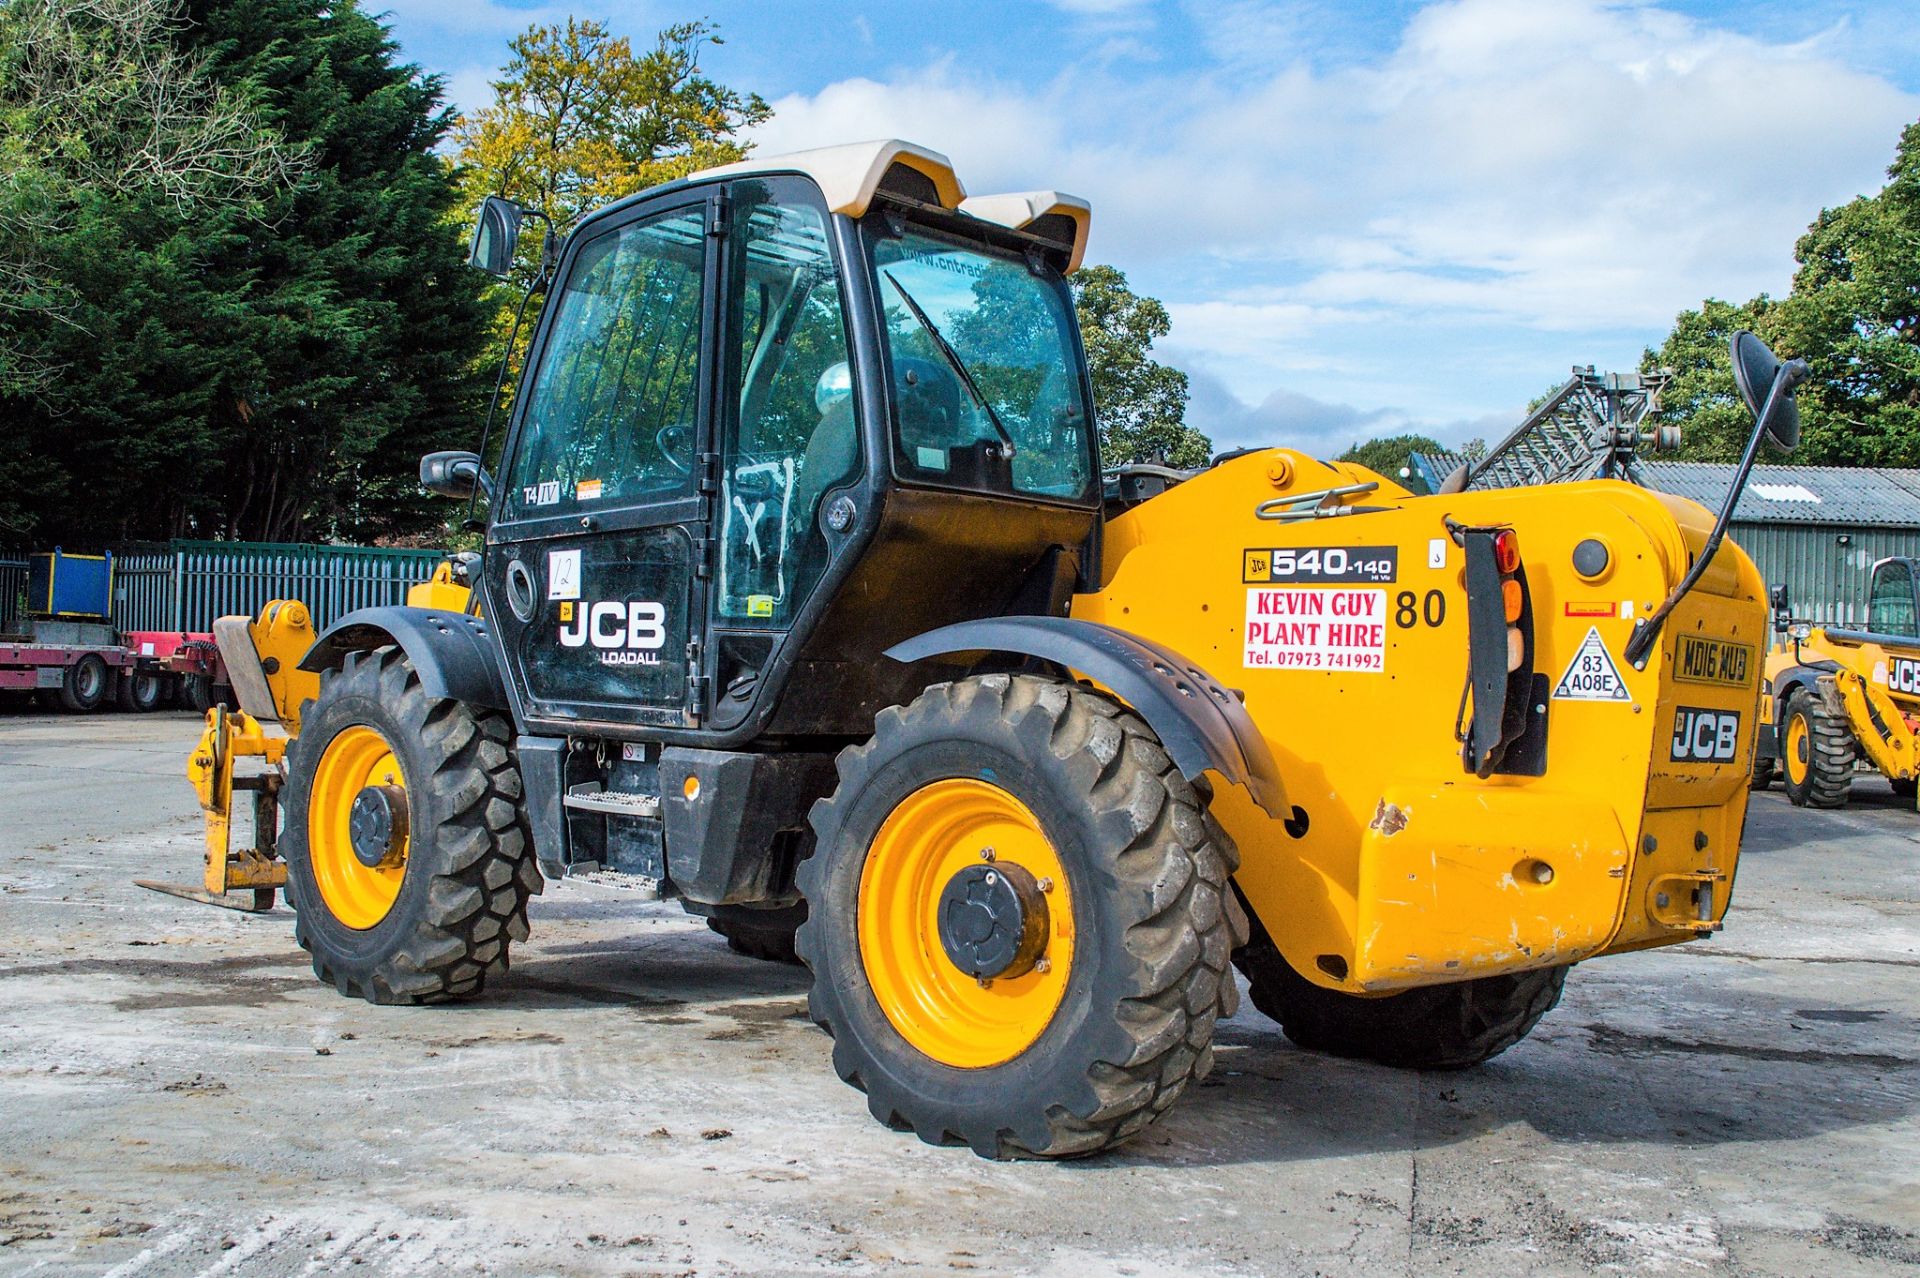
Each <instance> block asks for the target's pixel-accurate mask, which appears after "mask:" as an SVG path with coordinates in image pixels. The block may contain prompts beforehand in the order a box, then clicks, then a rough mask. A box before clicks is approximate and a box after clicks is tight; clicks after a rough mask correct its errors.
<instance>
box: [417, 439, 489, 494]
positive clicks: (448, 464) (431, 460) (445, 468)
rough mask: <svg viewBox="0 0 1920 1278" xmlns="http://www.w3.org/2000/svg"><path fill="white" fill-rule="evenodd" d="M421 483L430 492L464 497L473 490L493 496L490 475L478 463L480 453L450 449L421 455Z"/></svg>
mask: <svg viewBox="0 0 1920 1278" xmlns="http://www.w3.org/2000/svg"><path fill="white" fill-rule="evenodd" d="M420 486H421V487H422V488H424V489H426V490H427V491H428V492H430V493H436V494H438V495H439V496H442V497H451V498H453V499H454V500H456V501H466V500H468V499H470V498H471V497H472V496H473V495H474V493H475V492H482V493H485V494H486V495H487V496H488V497H492V496H493V479H492V477H491V476H489V475H488V474H487V472H486V469H485V468H484V467H482V466H481V465H480V454H478V453H468V452H461V451H459V450H449V451H447V452H440V453H428V454H427V455H426V456H425V457H422V458H421V459H420Z"/></svg>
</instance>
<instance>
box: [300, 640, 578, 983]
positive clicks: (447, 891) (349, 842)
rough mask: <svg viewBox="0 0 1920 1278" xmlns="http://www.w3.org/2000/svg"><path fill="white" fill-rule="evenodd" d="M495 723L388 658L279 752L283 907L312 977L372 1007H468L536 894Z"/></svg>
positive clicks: (373, 663)
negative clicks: (289, 910)
mask: <svg viewBox="0 0 1920 1278" xmlns="http://www.w3.org/2000/svg"><path fill="white" fill-rule="evenodd" d="M520 797H521V792H520V772H519V768H518V767H517V765H516V764H515V761H514V756H513V750H512V727H511V725H510V724H509V722H508V720H507V719H506V717H505V716H504V715H501V714H498V713H496V712H494V711H491V710H485V709H481V708H479V707H476V706H470V705H467V704H465V703H464V702H459V701H448V700H442V699H440V698H436V697H431V696H428V695H427V693H426V691H425V689H423V688H422V687H421V686H420V679H419V676H418V675H416V674H415V673H414V669H413V666H412V665H411V664H410V663H409V662H408V661H407V658H406V655H405V654H404V653H402V652H401V651H400V649H398V648H394V647H387V648H380V649H378V650H376V651H373V652H368V653H360V652H356V653H350V654H349V655H348V657H347V661H346V665H345V666H344V667H343V668H342V669H341V670H339V671H338V672H330V673H329V674H328V675H325V676H323V677H322V683H321V687H320V696H319V698H318V699H317V700H315V701H312V702H309V703H307V705H306V706H305V707H304V708H303V710H302V713H301V732H300V735H299V737H297V738H296V739H295V740H294V742H293V744H292V746H291V747H290V748H289V749H288V751H287V783H286V787H285V790H284V791H283V795H282V803H283V804H284V807H285V813H286V830H285V833H284V834H283V835H282V836H281V842H280V847H281V850H282V852H283V854H284V855H285V857H286V860H287V899H288V902H289V903H290V904H291V905H292V906H293V908H294V910H295V912H296V918H295V923H294V935H295V937H296V938H297V939H298V940H299V942H300V944H301V946H302V947H303V948H305V949H306V950H307V951H309V952H310V953H311V954H312V956H313V970H314V974H315V975H317V976H318V977H319V978H320V979H321V980H322V981H325V982H327V983H328V984H330V985H332V986H334V987H335V988H336V989H338V990H339V991H340V992H341V993H342V994H350V995H354V996H357V997H360V998H364V999H366V1000H367V1001H368V1002H372V1003H426V1002H435V1001H439V1000H443V999H450V998H459V997H462V996H465V995H470V994H477V993H479V992H480V990H481V988H482V986H484V985H485V983H486V982H487V980H488V979H489V978H490V977H491V978H497V977H499V976H502V975H504V974H505V973H506V970H507V947H508V946H509V945H510V944H511V943H512V942H514V941H522V940H525V939H526V936H527V898H528V897H529V896H531V895H532V894H534V893H536V892H538V891H539V890H540V872H539V870H538V869H537V868H536V867H535V865H534V860H533V851H532V845H531V840H530V838H529V836H528V832H527V828H526V820H525V817H524V815H523V813H522V810H521V803H520Z"/></svg>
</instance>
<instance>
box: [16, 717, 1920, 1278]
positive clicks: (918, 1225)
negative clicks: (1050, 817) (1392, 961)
mask: <svg viewBox="0 0 1920 1278" xmlns="http://www.w3.org/2000/svg"><path fill="white" fill-rule="evenodd" d="M196 732H197V724H196V722H195V721H194V720H193V719H192V718H191V717H189V716H186V715H183V714H177V713H168V714H161V715H155V716H148V717H134V716H126V715H102V716H97V717H91V718H64V717H53V716H42V715H38V714H24V713H20V712H18V711H12V712H7V711H0V834H3V835H4V843H0V1273H8V1274H15V1273H18V1274H25V1273H46V1274H78V1273H86V1274H96V1273H101V1272H111V1273H113V1274H116V1275H119V1274H218V1273H241V1274H274V1275H279V1274H306V1273H328V1272H339V1271H347V1270H350V1269H352V1268H353V1267H354V1266H360V1267H361V1269H360V1270H359V1272H367V1273H375V1274H378V1273H394V1274H414V1273H422V1274H424V1273H447V1272H488V1273H511V1274H520V1273H576V1272H577V1273H590V1274H599V1273H610V1274H611V1273H621V1274H625V1273H646V1274H655V1273H658V1274H677V1273H703V1274H704V1273H751V1274H791V1273H806V1274H815V1273H856V1274H857V1273H878V1272H885V1273H890V1274H891V1273H902V1272H909V1273H910V1272H924V1273H952V1272H956V1271H975V1272H983V1273H1018V1274H1049V1275H1061V1276H1062V1278H1066V1276H1075V1278H1077V1276H1079V1275H1085V1274H1096V1273H1100V1274H1105V1273H1114V1274H1141V1275H1146V1274H1195V1275H1199V1274H1209V1275H1211V1274H1315V1273H1330V1274H1368V1275H1379V1274H1392V1273H1466V1274H1501V1275H1504V1274H1516V1273H1523V1272H1524V1273H1545V1274H1563V1273H1564V1274H1574V1273H1590V1272H1630V1273H1636V1274H1647V1273H1673V1274H1698V1273H1706V1274H1720V1273H1727V1274H1778V1275H1792V1276H1796V1278H1797V1276H1800V1275H1808V1274H1815V1273H1818V1274H1822V1275H1840V1274H1888V1273H1896V1272H1912V1271H1913V1269H1914V1268H1915V1267H1916V1266H1920V1118H1917V1117H1916V1110H1917V1109H1920V997H1916V996H1917V995H1920V874H1916V867H1920V815H1916V814H1915V813H1914V812H1913V811H1911V810H1909V806H1908V805H1907V804H1903V803H1901V802H1900V801H1898V800H1896V799H1894V798H1893V796H1892V795H1891V794H1890V793H1889V792H1888V790H1887V788H1886V787H1885V785H1883V784H1881V783H1878V782H1867V781H1862V782H1860V783H1858V784H1857V785H1856V787H1855V805H1854V807H1852V808H1851V809H1849V810H1847V811H1845V812H1841V813H1834V814H1822V813H1812V812H1802V811H1796V810H1794V809H1792V808H1790V807H1789V806H1788V805H1787V803H1786V802H1785V800H1784V799H1783V798H1781V797H1780V795H1779V793H1778V792H1777V791H1775V792H1773V793H1769V794H1766V795H1762V796H1759V797H1757V798H1756V800H1755V810H1754V813H1753V819H1752V822H1751V824H1750V834H1749V843H1748V851H1747V854H1746V858H1745V860H1744V862H1743V865H1742V870H1741V876H1740V883H1739V890H1738V892H1737V893H1736V895H1735V902H1734V904H1735V909H1734V913H1733V915H1732V924H1731V926H1730V927H1729V928H1728V930H1727V931H1726V933H1724V934H1723V935H1722V936H1721V937H1719V938H1716V939H1715V940H1714V941H1712V942H1710V943H1706V944H1699V945H1693V946H1689V947H1686V948H1685V949H1682V950H1668V951H1664V952H1660V953H1655V954H1646V955H1636V956H1630V957H1625V958H1617V959H1609V960H1605V961H1601V962H1597V963H1594V964H1591V965H1589V966H1588V967H1585V968H1582V969H1581V970H1580V971H1579V972H1577V973H1576V974H1575V975H1574V978H1573V980H1572V981H1571V982H1570V984H1569V986H1568V990H1567V997H1566V999H1565V1001H1564V1002H1563V1003H1562V1004H1561V1006H1560V1008H1559V1010H1557V1011H1556V1012H1554V1013H1553V1015H1551V1016H1550V1017H1549V1018H1548V1019H1547V1020H1546V1021H1545V1022H1544V1023H1543V1024H1542V1026H1541V1028H1540V1029H1539V1030H1538V1031H1537V1032H1536V1033H1535V1034H1534V1036H1533V1038H1532V1039H1530V1040H1529V1041H1528V1042H1526V1043H1524V1044H1522V1045H1521V1046H1520V1047H1518V1048H1516V1049H1515V1050H1514V1051H1512V1052H1509V1053H1508V1054H1507V1055H1505V1056H1503V1057H1501V1058H1500V1059H1498V1060H1496V1061H1494V1062H1493V1063H1491V1064H1490V1065H1488V1066H1486V1067H1483V1068H1481V1069H1479V1070H1477V1071H1473V1072H1470V1073H1467V1074H1458V1075H1424V1076H1423V1075H1407V1074H1400V1073H1394V1072H1391V1071H1388V1070H1384V1069H1378V1068H1374V1067H1371V1066H1366V1065H1358V1064H1352V1063H1348V1062H1342V1061H1334V1060H1327V1059H1322V1058H1318V1057H1315V1056H1310V1055H1307V1054H1305V1053H1302V1052H1299V1051H1296V1050H1294V1049H1293V1048H1292V1047H1291V1046H1290V1045H1289V1044H1288V1043H1287V1042H1286V1041H1285V1040H1284V1039H1283V1038H1282V1037H1281V1035H1280V1033H1279V1031H1278V1030H1277V1029H1276V1028H1275V1026H1274V1025H1273V1024H1272V1023H1271V1022H1270V1021H1267V1020H1266V1019H1264V1018H1263V1017H1261V1016H1260V1015H1259V1014H1258V1013H1257V1012H1255V1011H1253V1009H1252V1008H1251V1006H1246V1007H1245V1008H1243V1010H1242V1012H1241V1013H1240V1015H1239V1017H1237V1018H1236V1019H1235V1020H1233V1021H1230V1022H1228V1023H1226V1024H1225V1025H1224V1026H1223V1027H1222V1034H1221V1040H1220V1051H1219V1061H1220V1068H1219V1071H1218V1072H1217V1073H1216V1074H1215V1076H1214V1077H1213V1078H1212V1079H1211V1080H1209V1082H1208V1083H1207V1085H1205V1086H1203V1087H1201V1088H1198V1089H1196V1090H1195V1091H1193V1092H1190V1093H1189V1095H1188V1096H1187V1097H1186V1098H1185V1099H1184V1100H1183V1101H1182V1102H1181V1104H1180V1105H1179V1106H1178V1107H1177V1108H1176V1109H1175V1110H1174V1112H1173V1114H1172V1117H1171V1119H1170V1120H1169V1121H1168V1122H1166V1123H1164V1124H1163V1125H1162V1126H1161V1127H1159V1128H1157V1129H1156V1130H1154V1131H1153V1132H1151V1133H1149V1134H1148V1135H1147V1136H1146V1137H1145V1138H1144V1139H1142V1140H1140V1141H1139V1142H1137V1143H1136V1144H1134V1145H1132V1146H1130V1147H1128V1148H1127V1149H1125V1150H1124V1151H1121V1152H1119V1153H1115V1154H1109V1155H1106V1156H1103V1157H1100V1158H1096V1159H1092V1160H1089V1161H1085V1162H1080V1163H1072V1164H1065V1165H1046V1164H994V1163H988V1162H983V1161H981V1160H980V1159H977V1158H975V1157H974V1156H973V1155H972V1154H970V1153H968V1152H966V1151H965V1150H942V1149H932V1148H929V1147H927V1146H924V1145H921V1144H920V1143H918V1142H917V1141H915V1140H913V1139H912V1138H911V1137H909V1136H901V1135H896V1134H894V1133H891V1132H888V1131H886V1130H885V1129H883V1128H881V1127H880V1126H878V1125H877V1124H875V1123H874V1122H873V1121H872V1120H871V1119H870V1118H869V1117H868V1116H867V1113H866V1109H865V1106H864V1103H863V1099H862V1098H861V1097H860V1096H859V1095H858V1094H857V1093H855V1092H854V1091H852V1090H851V1089H849V1088H847V1087H845V1086H843V1085H842V1084H841V1083H840V1082H838V1081H837V1080H836V1079H835V1078H834V1076H833V1073H832V1071H831V1069H830V1068H829V1065H828V1059H827V1055H828V1043H827V1040H826V1039H825V1037H824V1036H823V1035H821V1034H820V1033H819V1032H818V1031H816V1030H814V1029H813V1028H812V1027H811V1026H810V1025H809V1024H808V1023H807V1021H806V1019H805V1011H804V997H805V975H804V973H803V972H801V971H799V970H797V969H791V968H783V967H775V966H769V965H766V964H761V963H756V962H752V961H750V960H747V959H743V958H739V957H737V956H735V955H733V954H731V953H729V952H728V951H727V950H726V949H725V947H724V945H723V944H722V943H721V941H720V940H719V938H717V937H715V936H713V935H712V934H710V933H709V932H707V931H706V930H705V928H704V927H703V926H702V925H701V924H700V923H699V922H698V921H696V920H692V919H689V918H687V917H686V916H685V915H683V914H682V913H681V912H680V910H679V909H678V908H677V907H675V906H672V905H658V904H643V903H638V902H635V901H634V900H633V899H632V898H631V897H630V896H627V895H624V894H622V893H621V892H620V891H618V890H616V889H612V888H606V887H599V886H593V885H567V886H561V887H557V888H554V887H550V888H549V890H548V893H547V895H546V896H544V897H542V898H540V899H539V900H537V901H536V902H535V906H534V912H533V926H534V937H533V940H532V942H531V943H530V944H529V945H527V946H525V947H523V948H522V949H521V950H520V951H518V953H517V957H516V961H515V964H514V972H513V975H512V978H511V979H510V981H509V982H508V983H507V984H506V985H504V986H503V987H502V988H500V989H498V990H497V991H494V992H492V993H491V994H490V995H489V996H488V997H487V998H485V999H484V1000H482V1001H481V1002H479V1003H478V1004H475V1005H470V1006H463V1007H454V1008H425V1009H404V1008H376V1007H370V1006H367V1005H366V1004H363V1003H359V1002H349V1001H347V1000H345V999H342V998H340V997H339V996H337V995H335V994H334V993H333V992H332V991H331V990H329V989H324V988H322V987H320V986H319V985H318V984H316V983H315V982H314V980H313V979H312V976H311V974H310V972H309V970H308V968H307V965H306V962H305V959H304V956H303V955H302V954H301V953H300V952H299V951H298V950H297V949H296V948H295V946H294V944H293V941H292V928H291V926H290V921H289V915H288V914H287V913H286V911H285V910H284V909H281V910H279V911H276V912H275V913H274V914H272V915H268V916H265V917H260V918H251V917H246V916H242V915H238V914H232V913H228V912H224V911H219V910H213V909H209V908H206V907H203V906H196V905H192V904H190V903H188V902H185V901H180V900H176V899H172V898H168V897H162V896H157V895H154V894H150V893H147V892H143V891H140V890H139V889H136V888H134V887H133V886H132V885H131V883H130V882H129V880H131V879H133V878H135V877H153V876H160V877H170V878H176V879H192V878H194V877H196V876H197V873H198V865H199V852H198V846H199V834H198V824H199V823H198V816H197V810H196V808H195V805H194V802H193V798H192V794H191V792H190V791H189V790H188V788H187V784H186V782H185V780H184V778H183V775H182V771H181V768H182V762H183V758H184V752H185V750H186V748H187V747H188V745H189V744H190V743H191V742H192V740H193V738H194V736H195V734H196Z"/></svg>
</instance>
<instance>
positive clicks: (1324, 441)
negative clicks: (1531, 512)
mask: <svg viewBox="0 0 1920 1278" xmlns="http://www.w3.org/2000/svg"><path fill="white" fill-rule="evenodd" d="M1189 382H1190V397H1189V399H1188V403H1187V421H1188V423H1189V424H1191V425H1193V426H1195V427H1197V428H1198V429H1200V430H1203V431H1205V432H1206V433H1207V434H1208V435H1210V436H1211V437H1212V438H1213V444H1214V448H1215V449H1216V450H1218V451H1221V452H1224V451H1226V450H1228V449H1231V448H1264V447H1273V446H1282V447H1286V448H1297V449H1299V450H1300V451H1301V452H1304V453H1308V454H1311V455H1312V456H1315V457H1322V458H1326V457H1337V456H1339V455H1340V454H1341V453H1343V452H1345V451H1346V450H1347V449H1349V448H1351V447H1352V446H1353V445H1355V444H1358V443H1363V442H1365V441H1366V440H1369V439H1374V438H1377V437H1379V436H1381V435H1408V434H1420V435H1426V436H1429V437H1430V438H1433V439H1436V440H1438V441H1439V442H1440V443H1442V444H1450V445H1453V446H1455V447H1457V446H1459V445H1460V444H1463V443H1465V442H1466V441H1467V440H1469V439H1475V438H1478V439H1484V440H1488V441H1493V440H1497V439H1500V438H1502V437H1504V436H1505V435H1506V433H1507V431H1509V430H1510V429H1512V427H1513V425H1514V424H1515V423H1516V422H1517V421H1518V420H1519V418H1520V416H1521V414H1520V413H1519V412H1517V411H1516V412H1513V413H1493V414H1489V415H1487V416H1485V417H1479V418H1460V419H1455V420H1447V421H1439V422H1436V421H1433V420H1431V419H1429V418H1428V417H1426V416H1424V415H1421V414H1417V413H1411V412H1408V411H1407V410H1405V409H1402V408H1398V407H1377V408H1356V407H1355V406H1353V405H1352V404H1341V403H1333V402H1331V401H1328V400H1322V399H1315V398H1314V397H1313V396H1311V395H1305V394H1301V393H1300V392H1298V391H1294V390H1286V389H1281V390H1275V391H1270V392H1268V393H1267V395H1266V396H1265V397H1264V398H1262V399H1261V400H1260V401H1259V402H1258V403H1254V404H1249V403H1246V402H1244V401H1243V400H1241V399H1239V398H1238V397H1236V396H1235V395H1234V394H1233V392H1232V391H1230V390H1229V389H1228V388H1227V386H1226V385H1225V383H1223V382H1221V381H1220V380H1219V379H1218V378H1215V377H1213V376H1211V375H1210V374H1207V373H1203V372H1202V373H1192V374H1190V375H1189Z"/></svg>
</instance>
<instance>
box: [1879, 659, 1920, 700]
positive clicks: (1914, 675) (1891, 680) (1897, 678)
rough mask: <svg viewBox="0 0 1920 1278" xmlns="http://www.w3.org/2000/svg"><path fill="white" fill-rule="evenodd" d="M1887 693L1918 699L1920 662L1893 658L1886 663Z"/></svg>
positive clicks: (1919, 695) (1919, 694)
mask: <svg viewBox="0 0 1920 1278" xmlns="http://www.w3.org/2000/svg"><path fill="white" fill-rule="evenodd" d="M1887 691H1889V692H1904V693H1906V694H1907V695H1908V696H1910V697H1920V661H1915V660H1914V659H1913V658H1911V657H1894V658H1892V659H1891V660H1889V661H1888V662H1887Z"/></svg>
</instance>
